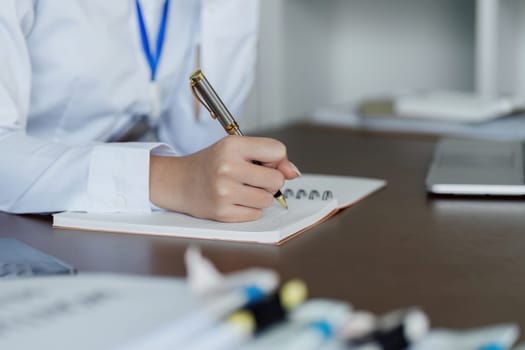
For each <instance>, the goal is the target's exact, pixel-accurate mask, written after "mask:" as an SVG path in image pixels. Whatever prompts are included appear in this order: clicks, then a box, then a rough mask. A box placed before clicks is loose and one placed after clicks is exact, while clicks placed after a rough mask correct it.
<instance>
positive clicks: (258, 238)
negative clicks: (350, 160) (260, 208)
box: [53, 174, 385, 244]
mask: <svg viewBox="0 0 525 350" xmlns="http://www.w3.org/2000/svg"><path fill="white" fill-rule="evenodd" d="M383 186H385V181H383V180H378V179H369V178H357V177H349V176H333V175H314V174H305V175H303V176H301V177H300V178H298V179H295V180H291V181H287V182H286V184H285V186H284V188H283V190H282V192H283V194H284V195H285V197H286V201H287V202H288V210H286V209H283V208H282V207H280V206H279V205H278V204H277V203H274V205H273V206H272V207H270V208H267V209H265V210H264V212H263V216H262V218H261V219H259V220H257V221H252V222H244V223H222V222H217V221H213V220H205V219H198V218H195V217H192V216H189V215H185V214H180V213H174V212H168V211H154V212H152V213H145V214H136V213H133V214H127V213H110V214H98V213H84V212H63V213H58V214H55V215H53V226H54V227H56V228H68V229H80V230H94V231H106V232H123V233H134V234H151V235H163V236H175V237H187V238H199V239H215V240H228V241H243V242H256V243H266V244H280V243H283V242H284V241H286V240H288V239H290V238H292V237H294V236H296V235H298V234H300V233H302V232H305V231H306V230H308V229H309V228H311V227H313V226H315V225H317V224H319V223H321V222H323V221H325V220H327V219H328V218H330V217H331V216H333V215H334V214H336V213H337V212H339V211H340V210H342V209H344V208H346V207H348V206H350V205H352V204H354V203H356V202H358V201H359V200H361V199H363V198H365V197H367V196H368V195H370V194H372V193H373V192H375V191H377V190H379V189H380V188H382V187H383Z"/></svg>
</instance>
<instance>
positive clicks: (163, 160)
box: [149, 156, 185, 211]
mask: <svg viewBox="0 0 525 350" xmlns="http://www.w3.org/2000/svg"><path fill="white" fill-rule="evenodd" d="M183 168H184V161H183V158H182V157H163V156H151V158H150V174H149V193H150V202H151V203H152V204H153V205H155V206H157V207H160V208H164V209H169V210H174V211H182V210H181V209H182V208H183V203H184V200H183V198H184V193H183V191H184V188H185V186H184V185H183V184H184V176H185V175H184V174H185V171H184V169H183Z"/></svg>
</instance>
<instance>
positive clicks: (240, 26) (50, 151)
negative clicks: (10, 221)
mask: <svg viewBox="0 0 525 350" xmlns="http://www.w3.org/2000/svg"><path fill="white" fill-rule="evenodd" d="M257 11H258V2H257V0H142V1H140V0H114V1H106V0H67V1H60V2H58V1H57V0H3V1H2V6H1V7H0V62H1V63H2V64H1V65H0V159H2V161H1V163H0V174H1V184H0V193H1V194H0V210H3V211H7V212H12V213H34V212H56V211H63V210H87V211H102V212H115V211H121V212H144V211H149V210H151V207H152V206H159V207H162V208H166V209H170V210H175V211H180V212H184V213H187V214H190V215H194V216H198V217H203V218H210V219H215V220H221V221H248V220H255V219H257V218H259V217H260V215H261V212H262V209H263V208H265V207H267V206H269V205H271V202H272V198H273V196H272V193H275V192H276V191H277V189H279V188H280V187H281V186H282V185H283V182H284V179H290V178H294V177H296V176H298V171H297V169H296V168H295V167H294V166H293V164H291V163H290V162H289V161H288V160H287V157H286V149H285V147H284V146H283V145H282V144H281V143H279V142H277V141H275V140H272V139H266V138H252V137H243V138H241V137H226V138H222V137H223V136H224V131H223V130H222V129H221V128H220V125H219V124H218V123H217V122H216V121H213V120H211V118H209V116H208V115H207V114H206V111H205V110H204V111H203V110H199V109H198V108H197V107H196V104H195V101H194V100H193V98H192V96H191V91H190V89H189V86H188V77H189V75H190V74H191V72H192V71H193V70H194V69H195V68H196V67H197V66H198V67H201V68H202V69H203V71H204V72H206V74H207V76H208V78H209V79H210V81H212V82H213V83H214V86H215V88H216V90H218V92H219V94H220V95H221V97H222V98H223V100H224V101H225V103H226V104H227V105H228V106H229V107H230V108H231V110H232V112H233V114H234V115H239V112H240V110H241V108H242V104H243V102H244V100H245V98H246V95H247V93H248V91H249V89H250V87H251V85H252V81H253V70H254V64H255V46H256V39H257V38H256V37H257ZM145 124H147V125H149V126H150V129H153V130H155V134H156V137H157V138H158V139H159V140H160V141H161V142H162V143H156V142H153V143H152V142H149V143H146V142H125V143H124V142H118V141H122V140H128V139H129V135H131V134H130V131H134V134H135V135H134V136H135V137H137V136H138V137H142V139H144V137H145V136H144V135H143V134H144V132H137V130H141V128H140V126H141V125H142V126H143V125H145ZM145 129H146V128H142V130H143V131H144V130H145ZM146 137H147V136H146ZM221 138H222V139H221ZM219 139H221V140H220V141H218V142H216V143H215V144H213V145H212V146H210V147H208V148H204V147H207V146H208V145H209V144H211V143H213V142H215V141H217V140H219ZM203 148H204V149H203ZM197 151H198V152H197ZM195 152H196V153H195ZM252 160H259V161H261V162H263V163H264V164H265V166H264V167H261V166H257V165H254V164H253V163H252Z"/></svg>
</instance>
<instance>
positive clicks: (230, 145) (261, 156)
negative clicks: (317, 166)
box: [223, 136, 301, 188]
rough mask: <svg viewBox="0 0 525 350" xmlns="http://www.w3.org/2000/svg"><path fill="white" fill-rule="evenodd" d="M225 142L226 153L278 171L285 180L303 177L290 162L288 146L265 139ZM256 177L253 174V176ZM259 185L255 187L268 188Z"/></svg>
mask: <svg viewBox="0 0 525 350" xmlns="http://www.w3.org/2000/svg"><path fill="white" fill-rule="evenodd" d="M223 142H224V143H225V145H224V148H225V152H226V153H231V152H235V153H237V154H238V155H239V156H240V157H241V158H242V159H244V160H245V161H247V162H253V161H256V162H260V163H262V165H264V166H265V167H268V168H274V169H277V170H278V171H279V172H281V173H282V175H283V176H284V178H285V179H294V178H296V177H298V176H300V175H301V172H300V171H299V170H298V169H297V167H296V166H295V165H294V164H293V163H291V162H290V161H289V160H288V157H287V153H286V146H285V145H284V144H283V143H281V142H279V141H277V140H274V139H270V138H264V137H239V136H228V137H226V138H225V139H223ZM268 174H269V173H267V176H269V175H268ZM255 175H256V174H255V173H252V176H255ZM261 176H262V172H261ZM257 183H259V185H257V184H253V185H254V186H258V187H265V188H266V186H261V185H260V184H261V183H260V182H259V181H257ZM280 186H282V184H281V185H280ZM280 186H279V187H280Z"/></svg>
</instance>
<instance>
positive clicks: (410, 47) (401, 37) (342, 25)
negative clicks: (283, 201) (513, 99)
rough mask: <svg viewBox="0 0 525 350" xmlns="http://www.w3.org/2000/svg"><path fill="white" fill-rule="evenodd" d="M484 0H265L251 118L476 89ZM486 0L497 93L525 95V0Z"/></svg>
mask: <svg viewBox="0 0 525 350" xmlns="http://www.w3.org/2000/svg"><path fill="white" fill-rule="evenodd" d="M483 1H485V0H477V1H476V0H323V1H319V0H263V1H261V25H260V43H259V58H258V67H257V79H256V84H255V88H254V90H253V92H252V95H251V97H250V99H249V103H248V105H247V110H246V115H245V117H244V121H243V125H246V128H247V129H251V130H258V129H267V128H273V127H277V126H282V125H286V124H289V123H292V122H294V121H297V120H301V119H305V118H312V116H313V115H314V114H315V113H316V111H318V110H319V109H320V108H326V107H328V108H330V106H340V105H347V104H355V103H357V102H359V101H362V100H363V99H366V98H369V97H373V96H378V95H390V94H394V95H395V94H397V93H401V92H405V91H413V90H453V91H468V92H474V91H475V90H476V84H477V82H476V79H478V78H477V76H476V62H477V60H478V61H479V57H477V55H478V54H479V52H477V50H479V47H477V44H476V40H477V35H479V33H478V32H479V28H476V24H477V21H479V17H477V15H479V13H477V12H476V11H477V10H479V6H480V3H482V2H483ZM486 1H490V2H492V3H493V4H494V3H497V6H498V13H497V17H498V22H497V27H498V28H497V38H495V39H494V40H493V41H495V42H496V44H495V45H496V48H494V46H492V49H491V50H492V52H493V53H494V55H495V56H497V62H496V63H495V66H497V68H496V69H497V74H496V79H497V83H496V84H497V93H498V94H512V95H519V96H523V95H525V93H524V92H525V0H499V1H498V0H486ZM478 45H479V43H478ZM326 118H330V117H329V116H328V117H326ZM343 118H344V117H343ZM316 119H317V120H321V121H322V119H323V116H317V117H316Z"/></svg>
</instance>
